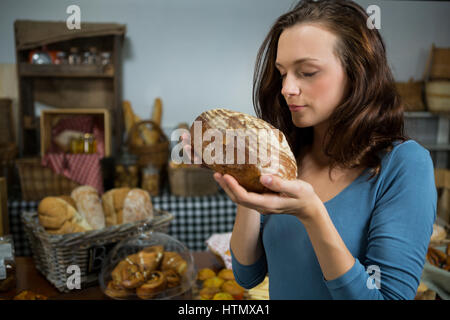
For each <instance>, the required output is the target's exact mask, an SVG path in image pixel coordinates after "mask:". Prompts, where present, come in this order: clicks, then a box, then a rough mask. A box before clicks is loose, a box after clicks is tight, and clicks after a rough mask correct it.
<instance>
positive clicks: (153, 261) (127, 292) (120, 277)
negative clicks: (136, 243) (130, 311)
mask: <svg viewBox="0 0 450 320" xmlns="http://www.w3.org/2000/svg"><path fill="white" fill-rule="evenodd" d="M187 267H188V261H186V260H185V259H184V258H183V257H181V255H180V254H179V253H177V252H173V251H165V250H164V246H162V245H153V246H148V247H144V248H143V249H141V250H139V251H138V252H136V253H133V254H131V255H127V256H126V257H125V258H124V259H122V260H120V261H119V263H117V265H116V266H114V268H113V269H112V271H111V273H110V275H109V276H108V280H107V284H106V287H105V289H104V293H105V294H106V295H107V296H109V297H111V298H115V299H133V298H136V297H137V298H140V299H155V298H158V295H160V294H162V293H163V292H164V291H165V290H172V291H173V292H176V291H177V290H178V289H179V291H180V292H181V291H183V290H182V289H183V285H185V284H186V282H189V275H188V274H187V269H188V268H187Z"/></svg>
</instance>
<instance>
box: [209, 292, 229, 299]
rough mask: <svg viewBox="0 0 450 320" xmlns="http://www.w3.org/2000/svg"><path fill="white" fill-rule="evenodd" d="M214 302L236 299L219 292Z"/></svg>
mask: <svg viewBox="0 0 450 320" xmlns="http://www.w3.org/2000/svg"><path fill="white" fill-rule="evenodd" d="M213 300H234V299H233V296H232V295H231V294H229V293H227V292H219V293H216V294H215V295H214V297H213Z"/></svg>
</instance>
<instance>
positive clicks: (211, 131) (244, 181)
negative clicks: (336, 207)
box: [190, 108, 297, 193]
mask: <svg viewBox="0 0 450 320" xmlns="http://www.w3.org/2000/svg"><path fill="white" fill-rule="evenodd" d="M190 134H191V147H192V150H193V152H195V153H196V154H197V155H198V156H199V158H200V159H201V164H202V165H203V166H206V167H208V168H210V169H212V170H214V171H217V172H219V173H221V174H229V175H231V176H233V177H234V178H235V179H236V180H237V181H238V182H239V184H240V185H241V186H243V187H244V188H245V189H246V190H247V191H251V192H257V193H264V192H269V193H270V192H272V191H271V190H269V189H268V188H266V187H265V186H263V185H262V184H261V183H260V182H259V179H260V176H261V175H265V174H272V175H277V176H279V177H281V178H282V179H287V180H294V179H296V178H297V162H296V160H295V157H294V155H293V153H292V151H291V149H290V147H289V144H288V142H287V140H286V137H285V136H284V134H283V133H282V132H281V131H280V130H278V129H276V128H275V127H274V126H272V125H271V124H269V123H267V122H266V121H264V120H262V119H259V118H256V117H253V116H250V115H248V114H245V113H241V112H236V111H231V110H228V109H223V108H221V109H213V110H209V111H206V112H203V113H202V114H201V115H199V116H198V117H197V118H196V119H195V121H194V123H193V124H192V126H191V128H190ZM192 155H193V154H192ZM192 155H191V156H192Z"/></svg>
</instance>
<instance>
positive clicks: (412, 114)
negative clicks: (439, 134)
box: [403, 111, 438, 118]
mask: <svg viewBox="0 0 450 320" xmlns="http://www.w3.org/2000/svg"><path fill="white" fill-rule="evenodd" d="M403 114H404V115H405V117H406V118H435V117H438V115H436V114H434V113H431V112H428V111H405V112H404V113H403Z"/></svg>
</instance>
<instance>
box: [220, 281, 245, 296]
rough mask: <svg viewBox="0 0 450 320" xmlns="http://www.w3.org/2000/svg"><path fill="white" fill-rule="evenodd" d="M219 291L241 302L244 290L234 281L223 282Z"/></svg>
mask: <svg viewBox="0 0 450 320" xmlns="http://www.w3.org/2000/svg"><path fill="white" fill-rule="evenodd" d="M221 290H222V291H223V292H227V293H229V294H231V295H232V296H233V298H234V299H236V300H242V299H243V298H244V293H245V289H244V288H242V287H241V286H240V285H239V284H238V283H237V282H236V281H235V280H227V281H225V282H224V283H223V284H222V286H221Z"/></svg>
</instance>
